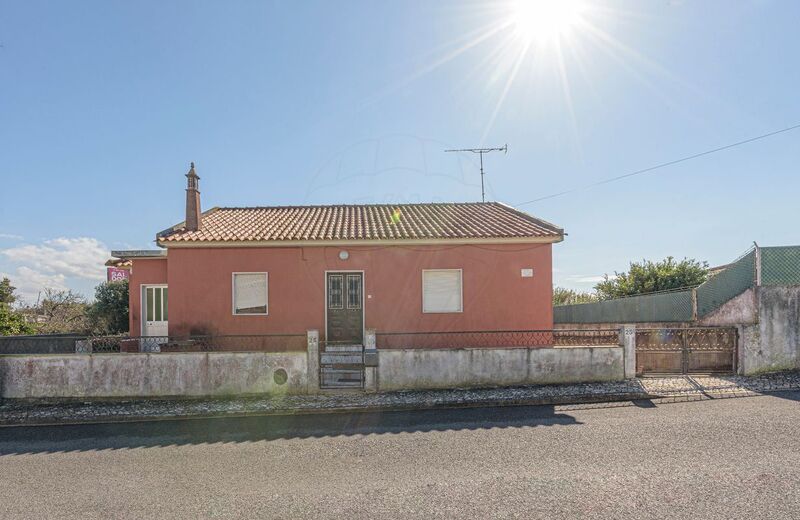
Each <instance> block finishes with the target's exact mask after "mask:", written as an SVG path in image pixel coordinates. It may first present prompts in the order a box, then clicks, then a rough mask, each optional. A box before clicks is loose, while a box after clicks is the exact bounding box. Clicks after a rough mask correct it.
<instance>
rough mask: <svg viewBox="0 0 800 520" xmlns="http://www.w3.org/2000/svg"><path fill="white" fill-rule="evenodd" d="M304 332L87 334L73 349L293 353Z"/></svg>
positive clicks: (303, 341) (301, 343) (303, 344)
mask: <svg viewBox="0 0 800 520" xmlns="http://www.w3.org/2000/svg"><path fill="white" fill-rule="evenodd" d="M306 349H307V340H306V335H305V334H258V335H224V336H210V335H195V336H141V337H130V336H101V337H88V338H85V339H84V340H82V341H81V343H79V344H77V345H76V350H78V351H82V350H83V351H85V352H92V353H112V352H295V351H305V350H306Z"/></svg>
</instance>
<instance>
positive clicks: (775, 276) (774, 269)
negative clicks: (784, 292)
mask: <svg viewBox="0 0 800 520" xmlns="http://www.w3.org/2000/svg"><path fill="white" fill-rule="evenodd" d="M761 285H800V246H783V247H762V248H761Z"/></svg>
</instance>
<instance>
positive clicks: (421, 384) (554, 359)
mask: <svg viewBox="0 0 800 520" xmlns="http://www.w3.org/2000/svg"><path fill="white" fill-rule="evenodd" d="M378 356H379V361H378V370H377V381H376V386H377V390H378V391H380V392H386V391H392V390H418V389H427V388H469V387H481V386H512V385H528V384H550V383H587V382H596V381H619V380H622V379H624V378H625V367H624V355H623V348H622V347H619V346H617V347H564V348H560V347H559V348H531V349H528V348H506V349H503V348H485V349H481V348H473V349H392V350H378Z"/></svg>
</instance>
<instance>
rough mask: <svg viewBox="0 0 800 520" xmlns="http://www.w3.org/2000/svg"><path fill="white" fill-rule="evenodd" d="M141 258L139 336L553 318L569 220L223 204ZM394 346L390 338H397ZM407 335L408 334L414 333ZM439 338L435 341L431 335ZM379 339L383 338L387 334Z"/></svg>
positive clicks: (452, 207)
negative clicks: (556, 249) (555, 271)
mask: <svg viewBox="0 0 800 520" xmlns="http://www.w3.org/2000/svg"><path fill="white" fill-rule="evenodd" d="M186 176H187V178H188V187H187V190H186V197H187V198H186V219H185V221H184V222H181V223H180V224H177V225H175V226H172V227H171V228H168V229H166V230H164V231H162V232H160V233H158V235H157V238H156V240H157V244H158V246H159V247H160V249H158V250H155V251H117V252H114V256H115V257H117V258H122V259H125V260H129V261H130V262H131V263H132V266H131V274H130V331H131V335H132V336H158V337H164V336H171V337H179V336H180V337H182V336H191V335H212V336H231V335H236V336H239V335H253V336H255V335H268V334H305V332H306V331H307V330H309V329H315V330H318V331H320V332H319V334H320V337H321V339H322V340H323V341H327V342H345V343H353V344H362V343H363V342H364V335H365V331H366V330H370V329H375V330H377V331H378V332H379V333H382V332H384V333H388V332H397V333H405V334H411V333H431V332H437V333H438V332H455V331H459V332H460V331H521V330H549V329H552V327H553V311H552V305H551V300H552V252H551V248H552V244H553V243H556V242H560V241H561V240H562V239H563V236H564V232H563V230H562V229H561V228H559V227H557V226H555V225H553V224H550V223H548V222H545V221H544V220H541V219H539V218H536V217H533V216H531V215H528V214H526V213H524V212H522V211H519V210H516V209H514V208H512V207H510V206H507V205H504V204H501V203H497V202H487V203H427V204H375V205H372V204H370V205H330V206H280V207H240V208H228V207H215V208H212V209H210V210H208V211H206V212H203V213H201V211H200V192H199V186H198V181H199V177H198V176H197V174H196V173H195V170H194V165H192V168H191V169H190V171H189V173H188V174H187V175H186ZM388 341H389V340H388V339H387V343H386V345H385V346H387V347H390V345H389V343H388ZM406 346H408V345H406ZM427 346H433V347H435V346H437V345H427ZM378 347H379V348H381V344H380V342H379V344H378Z"/></svg>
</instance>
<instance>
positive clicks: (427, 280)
mask: <svg viewBox="0 0 800 520" xmlns="http://www.w3.org/2000/svg"><path fill="white" fill-rule="evenodd" d="M461 296H462V288H461V269H425V270H423V271H422V312H462V310H463V308H462V297H461Z"/></svg>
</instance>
